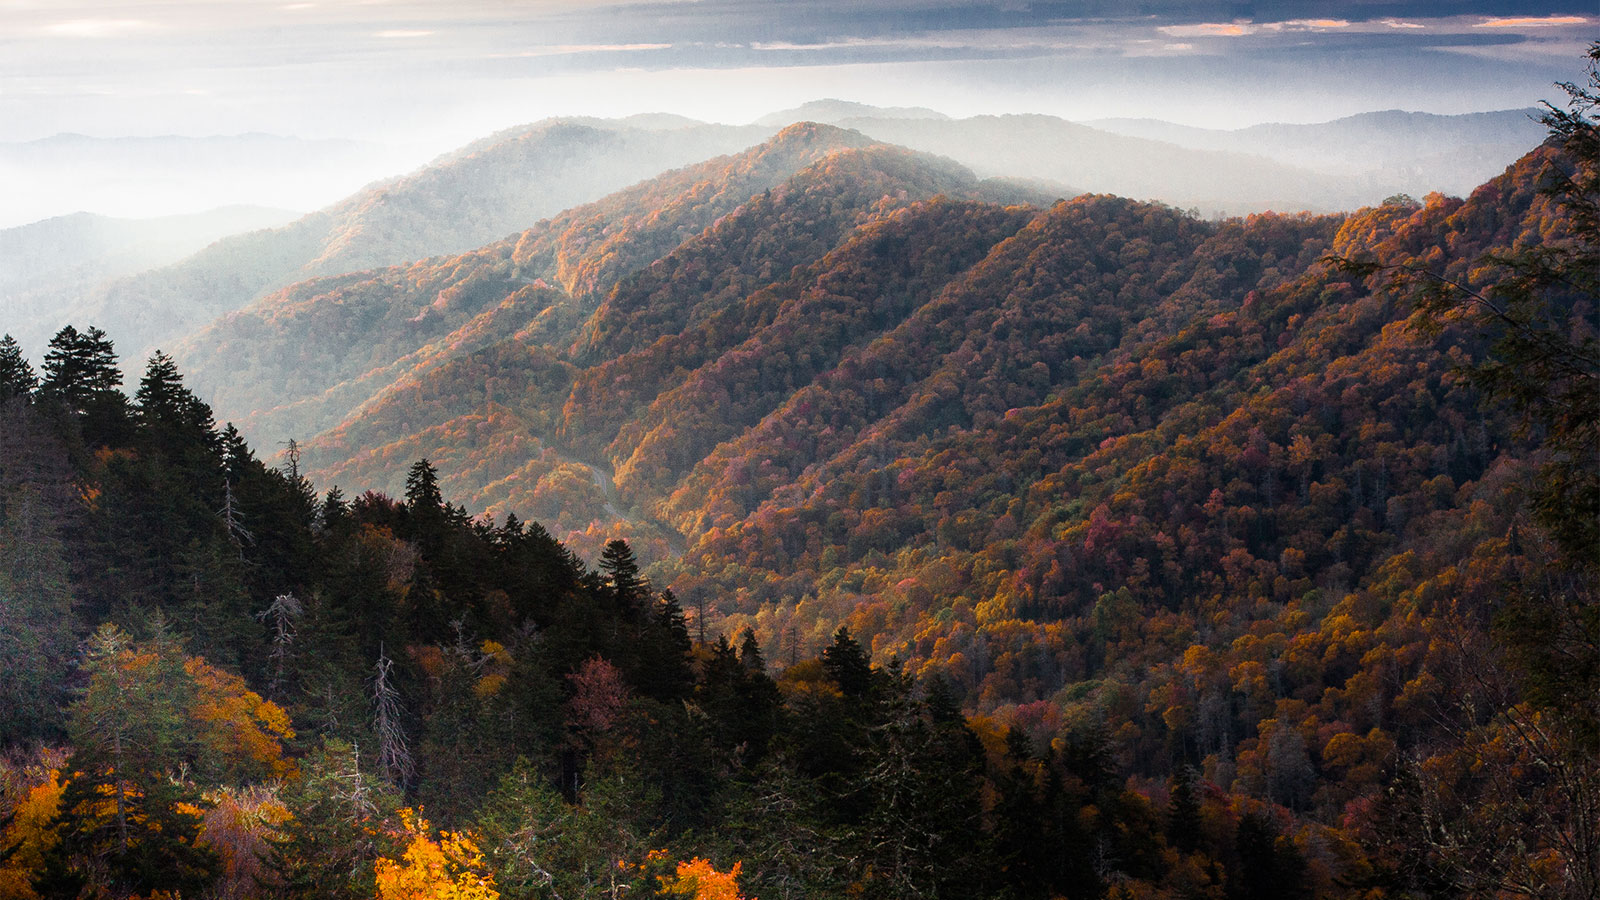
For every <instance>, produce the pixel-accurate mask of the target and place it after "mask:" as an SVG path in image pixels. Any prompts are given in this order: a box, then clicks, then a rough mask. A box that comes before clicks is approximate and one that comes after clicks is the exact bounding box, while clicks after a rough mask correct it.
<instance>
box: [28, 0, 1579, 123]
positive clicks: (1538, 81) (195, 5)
mask: <svg viewBox="0 0 1600 900" xmlns="http://www.w3.org/2000/svg"><path fill="white" fill-rule="evenodd" d="M1595 37H1600V16H1597V15H1596V14H1595V3H1594V0H1574V2H1561V0H1558V2H1527V0H1500V2H1480V3H1472V4H1468V3H1461V2H1443V0H1434V2H1412V0H1399V2H1387V0H1335V2H1330V3H1312V2H1296V0H1288V2H1259V3H1250V2H1227V0H1212V2H1202V3H1178V2H1173V0H1142V2H1138V3H1132V2H1120V0H1088V2H1027V0H998V2H994V3H979V4H954V3H944V2H940V0H866V2H861V0H684V2H653V3H617V2H605V0H598V2H595V0H587V2H571V0H454V2H421V0H275V2H263V0H229V2H193V0H0V140H3V141H17V140H29V139H34V138H39V137H43V136H46V135H51V134H55V133H58V132H81V133H86V134H91V135H97V136H119V135H152V134H190V135H204V134H231V133H238V132H244V131H264V132H271V133H277V134H293V135H299V136H304V137H355V138H370V139H377V140H382V141H389V142H421V143H426V144H430V145H436V146H437V148H438V149H443V148H444V147H447V146H451V145H454V144H458V143H460V142H462V141H465V140H468V139H470V138H473V137H476V136H480V135H482V134H485V133H487V132H490V131H493V130H495V129H498V128H501V127H506V126H509V125H512V124H516V123H520V122H526V121H532V120H535V119H538V118H542V117H545V116H548V115H552V114H569V113H588V114H596V115H608V116H609V115H619V114H626V113H632V112H642V111H658V110H660V111H673V112H679V113H683V114H686V115H690V116H693V117H696V118H701V119H709V120H716V121H727V122H742V121H749V120H751V119H754V118H755V117H757V116H759V115H761V114H763V113H766V112H770V111H773V110H776V109H780V108H784V107H787V106H793V105H796V104H798V103H800V102H802V101H804V100H808V99H815V98H818V97H839V98H844V99H851V100H860V101H864V102H868V103H875V104H879V105H921V106H929V107H933V108H935V109H938V110H940V111H943V112H946V113H949V114H952V115H971V114H976V113H983V112H1024V111H1026V112H1043V113H1051V114H1055V115H1061V116H1065V117H1068V118H1074V119H1091V118H1097V117H1105V116H1152V117H1159V118H1165V119H1169V120H1174V121H1179V122H1185V123H1189V124H1197V125H1214V126H1222V127H1237V126H1242V125H1248V124H1253V123H1255V122H1260V121H1301V122H1307V121H1324V120H1327V119H1331V118H1335V117H1338V116H1341V115H1347V114H1351V113H1355V112H1360V111H1364V110H1373V109H1387V108H1402V109H1414V110H1425V111H1433V112H1447V113H1448V112H1466V111H1475V110H1487V109H1503V108H1510V107H1520V106H1527V105H1531V104H1532V103H1534V102H1535V101H1537V100H1539V99H1541V98H1547V97H1552V96H1553V95H1554V94H1555V91H1554V90H1553V89H1552V88H1551V86H1550V85H1551V82H1553V81H1556V80H1571V79H1575V78H1577V77H1579V75H1580V69H1581V65H1580V63H1581V59H1580V58H1581V54H1582V49H1583V47H1584V45H1585V42H1586V41H1587V40H1589V39H1592V38H1595Z"/></svg>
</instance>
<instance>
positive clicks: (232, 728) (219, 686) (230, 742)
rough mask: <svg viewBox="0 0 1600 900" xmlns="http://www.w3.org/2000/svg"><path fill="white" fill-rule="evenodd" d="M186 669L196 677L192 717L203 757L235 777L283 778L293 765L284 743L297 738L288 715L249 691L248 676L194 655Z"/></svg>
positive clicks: (289, 773)
mask: <svg viewBox="0 0 1600 900" xmlns="http://www.w3.org/2000/svg"><path fill="white" fill-rule="evenodd" d="M183 668H184V671H185V672H186V673H187V674H188V675H189V677H190V678H191V679H193V680H194V686H195V697H194V706H193V707H192V708H191V709H190V710H189V717H190V718H191V719H192V720H193V721H194V725H195V729H196V737H198V738H199V740H200V744H201V747H202V751H203V752H202V756H203V758H205V759H207V760H212V761H214V762H215V763H216V767H219V768H222V769H225V770H227V771H223V772H218V773H215V774H218V775H221V776H224V777H229V778H231V779H244V780H257V779H264V778H283V777H287V776H289V775H291V774H293V772H294V763H293V762H292V761H291V760H288V759H285V758H284V755H283V743H282V742H283V741H286V740H291V739H293V738H294V729H293V728H291V727H290V725H289V714H288V713H286V712H284V711H283V708H282V707H280V706H279V705H278V704H276V703H273V702H272V701H270V700H263V699H262V698H261V695H260V694H257V693H256V692H255V691H252V690H250V688H249V687H248V686H246V685H245V683H244V679H243V678H240V677H239V676H237V675H235V674H233V673H232V672H224V671H223V670H221V669H218V668H216V667H214V666H212V665H211V664H209V663H207V662H206V661H205V660H203V659H201V658H199V657H197V656H191V657H189V658H188V659H187V660H185V661H184V664H183Z"/></svg>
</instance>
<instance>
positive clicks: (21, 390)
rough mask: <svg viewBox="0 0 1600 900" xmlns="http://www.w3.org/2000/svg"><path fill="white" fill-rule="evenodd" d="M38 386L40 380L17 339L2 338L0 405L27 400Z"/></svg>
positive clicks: (0, 348)
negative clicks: (12, 400)
mask: <svg viewBox="0 0 1600 900" xmlns="http://www.w3.org/2000/svg"><path fill="white" fill-rule="evenodd" d="M38 386H39V379H38V377H37V376H35V375H34V374H33V366H31V365H29V364H28V359H27V357H25V356H23V355H22V347H21V346H20V345H18V344H17V340H16V338H13V337H12V336H11V335H9V334H8V335H6V336H5V337H3V338H0V403H4V402H5V401H7V400H10V399H12V398H13V397H21V398H23V399H27V398H28V397H29V396H30V395H31V394H32V393H33V391H34V389H35V388H36V387H38Z"/></svg>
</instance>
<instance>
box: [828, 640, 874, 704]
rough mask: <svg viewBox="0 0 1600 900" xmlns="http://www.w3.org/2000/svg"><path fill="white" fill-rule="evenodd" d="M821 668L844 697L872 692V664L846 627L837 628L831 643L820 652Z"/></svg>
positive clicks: (862, 695) (860, 695)
mask: <svg viewBox="0 0 1600 900" xmlns="http://www.w3.org/2000/svg"><path fill="white" fill-rule="evenodd" d="M822 668H823V669H824V670H825V671H826V672H827V673H828V677H829V678H831V679H833V683H834V684H836V685H838V686H839V690H840V691H841V692H843V693H844V695H845V696H846V697H857V698H859V697H865V696H867V694H868V693H870V692H871V690H872V664H871V663H869V662H868V661H867V655H866V654H865V653H864V652H862V650H861V645H860V644H858V643H856V639H855V638H853V637H851V636H850V628H849V626H847V625H840V626H839V630H838V631H835V632H834V633H833V643H832V644H829V645H828V647H827V648H826V649H824V650H823V651H822Z"/></svg>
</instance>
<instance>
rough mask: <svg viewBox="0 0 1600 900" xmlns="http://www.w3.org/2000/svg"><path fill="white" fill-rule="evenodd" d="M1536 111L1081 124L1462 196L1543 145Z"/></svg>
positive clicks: (1419, 192) (1418, 191) (1417, 191)
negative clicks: (1301, 121)
mask: <svg viewBox="0 0 1600 900" xmlns="http://www.w3.org/2000/svg"><path fill="white" fill-rule="evenodd" d="M1538 114H1539V110H1537V109H1507V110H1499V111H1496V112H1483V113H1469V114H1466V115H1455V116H1443V115H1434V114H1431V113H1419V112H1402V111H1400V110H1385V111H1382V112H1371V113H1362V114H1360V115H1355V116H1348V117H1346V118H1342V119H1335V120H1333V121H1331V122H1323V123H1320V124H1314V125H1285V124H1266V125H1254V126H1251V127H1249V128H1240V129H1237V130H1233V131H1220V130H1213V129H1206V128H1193V127H1189V126H1184V125H1174V124H1172V123H1171V122H1162V121H1159V120H1155V119H1099V120H1095V121H1090V122H1086V123H1084V124H1086V125H1091V126H1093V127H1095V128H1099V129H1101V130H1104V131H1111V132H1115V133H1117V134H1123V135H1128V136H1131V137H1140V138H1147V139H1150V140H1158V141H1166V142H1168V143H1172V144H1177V145H1179V146H1181V147H1189V148H1193V149H1197V150H1217V151H1227V152H1234V153H1255V154H1259V155H1261V156H1267V157H1270V158H1272V159H1273V160H1276V161H1277V162H1280V163H1283V164H1286V165H1292V166H1299V167H1301V168H1306V169H1312V170H1314V171H1318V172H1327V173H1332V174H1342V175H1366V176H1371V177H1374V178H1380V177H1381V178H1388V179H1390V180H1391V181H1393V182H1395V183H1396V184H1397V185H1398V186H1401V187H1404V188H1405V190H1407V191H1409V192H1411V193H1414V194H1416V195H1418V196H1421V195H1422V194H1424V193H1426V192H1428V191H1431V190H1439V191H1444V192H1447V193H1452V194H1465V193H1467V192H1469V191H1471V190H1472V189H1473V188H1474V187H1476V186H1478V185H1479V184H1481V183H1482V182H1483V181H1485V180H1487V179H1488V178H1490V177H1491V176H1493V175H1494V174H1496V173H1497V172H1499V171H1500V170H1502V169H1504V168H1505V167H1506V165H1507V164H1508V163H1510V162H1511V161H1512V160H1514V159H1516V158H1518V157H1519V156H1521V155H1522V154H1523V153H1524V152H1525V151H1526V150H1527V148H1528V147H1531V146H1533V145H1535V144H1538V143H1539V142H1540V141H1542V140H1543V139H1544V135H1545V129H1544V126H1543V125H1540V124H1539V122H1538V121H1537V118H1536V117H1537V116H1538Z"/></svg>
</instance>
